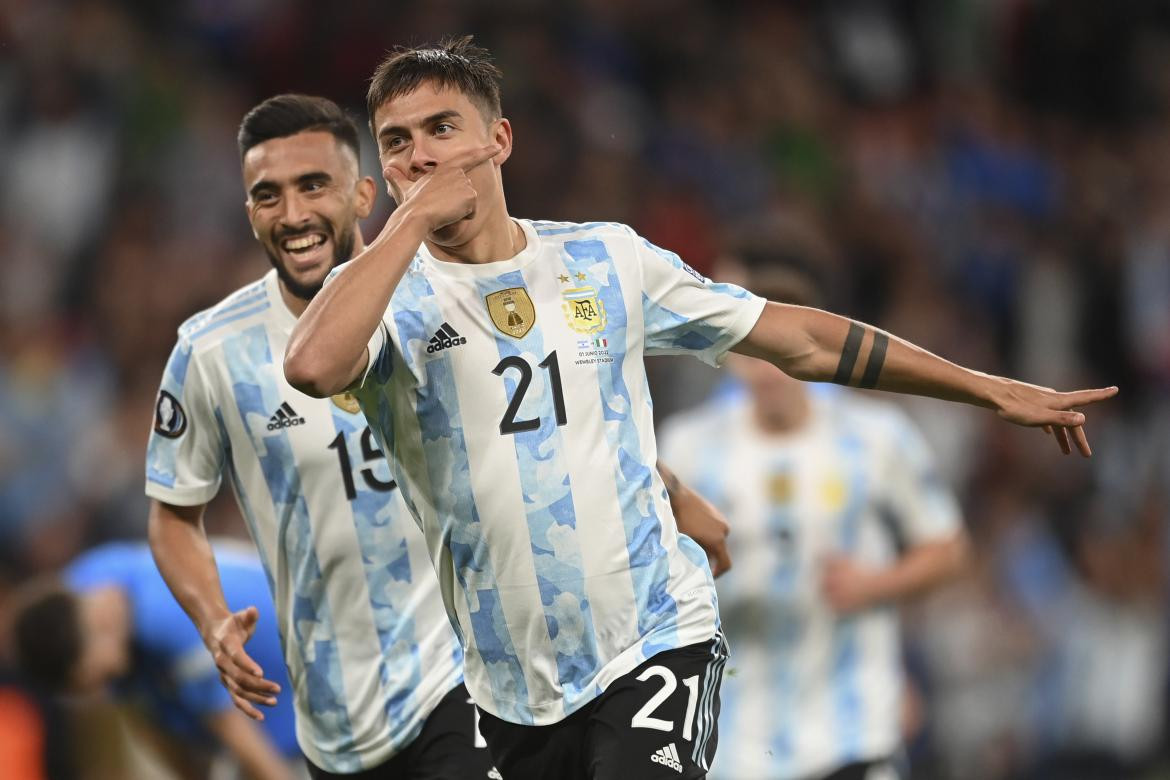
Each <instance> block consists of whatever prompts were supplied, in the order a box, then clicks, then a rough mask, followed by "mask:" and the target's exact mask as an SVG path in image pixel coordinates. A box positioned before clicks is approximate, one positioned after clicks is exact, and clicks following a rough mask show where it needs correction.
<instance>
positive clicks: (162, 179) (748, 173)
mask: <svg viewBox="0 0 1170 780" xmlns="http://www.w3.org/2000/svg"><path fill="white" fill-rule="evenodd" d="M467 32H470V33H474V34H475V35H476V36H477V41H478V42H479V43H480V44H482V45H486V46H487V47H488V48H490V49H491V50H492V51H493V52H494V53H495V54H496V57H497V61H498V63H499V65H500V66H501V67H502V69H503V71H504V74H505V80H504V84H503V103H504V112H505V115H506V116H508V117H509V118H510V119H511V121H512V124H513V128H514V132H515V139H516V151H515V153H514V155H513V157H512V158H511V159H510V160H509V162H508V163H507V166H506V176H505V179H506V186H507V194H508V199H509V205H510V210H511V212H512V214H514V215H516V216H522V217H536V218H547V219H568V220H594V219H603V220H616V221H621V222H626V223H629V224H631V225H632V226H633V227H634V228H635V229H637V230H638V231H639V232H641V233H642V234H643V235H645V236H647V237H648V238H650V239H651V240H653V241H655V242H656V243H659V244H661V245H663V246H666V247H668V248H670V249H673V250H675V251H677V252H678V253H679V254H681V255H682V256H683V257H684V259H687V260H688V261H689V262H690V263H691V264H692V265H694V266H695V267H697V268H699V269H700V270H703V271H706V272H710V271H711V270H712V268H713V267H714V266H715V264H716V262H717V260H718V258H719V256H720V254H721V251H723V248H725V247H728V246H731V245H733V244H734V243H735V242H737V241H738V240H739V239H741V238H742V237H743V236H744V235H745V234H753V235H756V234H758V235H766V236H768V237H769V240H771V241H773V243H774V246H775V250H776V253H777V255H783V256H793V257H798V258H802V259H803V260H804V261H807V262H809V263H812V264H813V265H815V266H816V267H817V268H818V269H819V270H820V271H821V272H822V273H823V275H824V277H825V279H826V280H827V282H828V285H829V290H830V300H829V306H828V308H830V309H832V310H835V311H838V312H841V313H844V314H848V315H851V316H855V317H858V318H861V319H864V320H867V321H870V322H873V323H875V324H878V325H880V326H883V327H886V328H888V329H890V330H891V331H893V332H894V333H897V334H899V335H901V336H904V337H907V338H909V339H911V340H912V341H916V342H917V343H919V344H922V345H923V346H925V347H927V348H929V349H931V350H934V351H936V352H938V353H940V354H942V355H944V356H946V357H948V358H951V359H954V360H956V361H958V362H961V363H964V364H966V365H969V366H971V367H974V368H978V369H981V370H985V371H990V372H994V373H1006V374H1010V375H1013V376H1018V377H1020V378H1023V379H1026V380H1029V381H1033V382H1037V383H1040V384H1047V385H1052V386H1057V387H1061V388H1066V389H1068V388H1072V387H1090V386H1102V385H1108V384H1117V385H1120V386H1121V389H1122V394H1121V396H1120V397H1119V398H1118V399H1116V400H1115V401H1113V402H1110V403H1108V404H1107V405H1105V406H1102V407H1101V408H1100V409H1094V410H1092V414H1091V416H1090V424H1089V426H1088V432H1089V435H1090V439H1091V441H1092V443H1093V445H1094V450H1095V457H1094V458H1093V460H1092V461H1091V462H1086V461H1082V460H1081V459H1079V458H1076V457H1070V458H1061V457H1059V455H1058V454H1057V451H1056V448H1055V445H1054V443H1053V442H1051V441H1050V440H1048V439H1047V437H1045V436H1044V435H1043V434H1042V433H1039V432H1035V431H1020V430H1015V429H1012V428H1011V427H1009V426H1007V425H1004V424H1002V423H1000V422H998V421H997V420H996V419H995V418H994V416H993V415H990V414H987V413H984V412H979V411H974V410H962V409H956V408H951V407H948V406H946V405H943V404H939V403H936V402H929V401H919V400H913V401H910V402H909V403H908V406H909V407H910V408H911V411H912V413H913V414H914V416H915V418H916V419H917V420H918V422H919V423H920V424H921V425H922V426H923V428H924V429H925V430H926V432H927V434H928V438H929V439H930V440H931V442H932V443H933V444H934V446H935V447H936V450H937V452H938V456H939V462H940V464H941V465H942V468H943V470H944V472H945V473H946V475H947V476H948V477H949V478H950V479H951V480H952V482H953V484H954V485H955V487H956V489H957V490H958V491H959V492H960V494H961V496H962V499H963V504H964V508H965V513H966V518H967V521H968V524H969V528H970V531H971V534H972V535H973V538H974V540H975V546H976V564H975V566H974V570H973V572H972V573H971V574H970V576H968V577H967V578H965V579H964V580H963V581H962V582H960V583H959V584H957V585H956V586H954V587H952V588H949V589H948V590H947V591H945V592H943V593H941V594H939V595H938V596H937V597H934V598H931V599H930V600H928V601H927V602H925V603H923V604H921V605H917V606H916V607H915V608H914V609H912V610H911V612H910V614H909V615H908V623H909V632H910V636H911V642H910V650H909V653H908V655H909V659H908V662H909V664H910V666H911V668H912V670H913V672H914V677H915V680H916V686H917V697H916V701H917V703H918V706H917V710H916V716H915V717H914V718H912V719H911V720H912V721H913V722H914V723H915V724H916V725H915V728H914V734H915V736H914V742H913V749H912V756H913V761H914V765H915V768H916V777H917V778H926V779H931V778H938V779H940V780H950V779H953V780H966V779H968V778H970V779H971V780H997V779H998V778H1025V777H1026V778H1049V777H1051V778H1062V780H1069V779H1075V778H1077V777H1090V776H1091V777H1099V778H1114V777H1117V778H1122V777H1143V778H1146V777H1162V776H1170V775H1166V774H1165V773H1163V774H1159V770H1158V767H1159V766H1161V763H1160V762H1161V761H1163V757H1164V754H1165V752H1166V751H1165V745H1166V741H1165V739H1164V733H1165V731H1166V728H1165V722H1166V718H1165V712H1166V702H1167V700H1168V697H1167V687H1168V686H1167V677H1168V675H1167V671H1168V669H1170V654H1168V653H1167V632H1166V629H1167V618H1168V613H1167V604H1168V601H1167V593H1168V591H1167V578H1166V563H1167V554H1168V552H1170V542H1168V541H1167V539H1166V533H1165V531H1166V524H1167V519H1168V518H1167V512H1168V510H1167V496H1166V492H1165V489H1164V486H1165V485H1167V484H1170V392H1168V390H1170V113H1168V112H1170V3H1166V2H1152V1H1150V2H1141V1H1139V0H1130V1H1127V0H1060V1H1058V0H1049V1H1047V2H1045V1H1043V0H934V1H931V0H920V1H918V2H915V1H913V0H904V1H902V2H899V1H897V0H885V1H883V0H843V1H841V2H821V3H815V2H754V3H752V2H720V3H715V2H698V1H697V0H696V1H695V2H683V1H682V0H638V1H637V2H635V1H634V0H583V1H579V2H566V3H558V4H545V3H541V2H536V0H497V1H496V2H491V3H487V2H483V3H477V2H471V0H466V1H465V2H458V1H455V0H447V1H441V2H425V3H422V2H419V3H397V2H388V1H386V0H382V1H379V2H374V1H373V0H366V1H360V2H335V3H313V2H307V1H304V2H293V1H289V2H282V1H281V0H174V1H173V2H155V1H153V0H124V1H123V2H116V1H115V0H76V1H73V2H69V1H66V0H0V183H2V187H0V193H2V194H0V247H2V250H0V257H2V261H0V599H2V598H3V593H4V592H5V591H6V590H7V589H8V588H10V587H11V586H13V585H15V584H17V583H19V582H21V581H23V580H25V579H26V578H28V577H30V576H33V575H34V574H36V573H38V572H42V571H46V570H51V569H54V568H56V567H58V566H60V565H61V564H62V563H64V562H65V561H67V560H68V559H69V558H71V557H72V556H73V555H75V554H76V553H77V552H78V551H79V550H81V549H84V548H85V547H87V546H89V545H92V544H95V543H98V542H100V541H103V540H107V539H113V538H134V537H142V536H143V534H144V531H145V522H146V507H147V504H146V500H145V498H144V497H143V495H142V485H143V451H144V446H145V441H146V434H147V431H148V427H149V423H150V419H151V407H152V402H153V399H154V394H155V392H156V388H157V385H158V380H159V377H160V375H161V371H162V368H163V365H164V362H165V360H166V356H167V354H168V352H169V350H170V347H171V345H172V344H173V343H174V338H175V328H176V327H177V326H178V324H179V323H180V322H181V321H182V320H184V319H185V318H186V317H188V316H189V315H190V314H192V313H194V312H195V311H196V310H198V309H200V308H203V307H206V306H208V305H210V304H212V303H214V302H215V301H217V300H218V299H220V298H221V297H223V296H224V295H225V294H226V293H227V292H229V291H231V290H233V289H235V288H236V287H238V286H240V285H242V284H244V283H246V282H248V281H250V280H252V279H254V278H256V277H258V276H259V275H260V274H261V273H263V272H264V271H265V270H266V268H267V267H268V266H267V262H266V260H265V258H264V255H263V253H262V251H261V250H260V248H259V246H258V245H257V244H256V243H255V242H254V241H253V239H252V236H251V233H250V230H249V227H248V224H247V221H246V219H245V212H244V209H243V200H244V193H243V189H242V186H241V184H240V181H239V176H240V173H239V164H238V157H237V153H236V148H235V132H236V126H237V124H238V122H239V120H240V118H241V117H242V115H243V114H244V112H245V111H246V110H247V109H248V108H249V107H251V105H253V104H254V103H255V102H257V101H259V100H260V99H263V98H264V97H267V96H269V95H271V94H274V93H276V92H282V91H301V92H310V93H318V94H323V95H326V96H328V97H331V98H333V99H335V100H337V101H338V102H340V103H342V104H343V105H346V106H348V107H349V108H350V109H351V110H352V112H353V114H354V115H355V116H356V117H357V118H359V120H360V121H361V122H362V123H363V125H364V122H365V110H364V94H365V86H366V83H367V79H368V77H369V75H370V74H371V73H372V71H373V68H374V66H375V65H376V64H377V63H378V61H379V60H380V59H381V58H382V57H383V56H384V53H385V51H386V50H387V49H388V48H390V47H392V46H394V45H396V44H418V43H423V42H428V41H432V40H435V39H437V38H439V37H442V36H444V35H448V34H462V33H467ZM363 141H364V142H366V143H368V141H369V139H363ZM366 156H367V160H366V164H365V169H366V171H367V172H369V173H371V174H373V175H376V172H377V166H376V165H375V164H374V157H373V153H372V150H368V151H367V155H366ZM388 209H389V203H388V199H387V198H386V197H385V196H384V195H383V196H382V198H381V201H380V207H379V211H378V212H377V213H376V214H375V215H374V216H372V217H371V218H370V220H369V222H368V223H367V225H366V234H367V236H368V237H372V235H373V234H374V232H375V231H376V230H377V229H378V228H379V227H380V226H381V224H382V221H383V220H384V219H385V215H386V213H387V211H388ZM651 363H652V364H653V365H652V366H651V370H652V372H653V376H654V378H655V380H656V385H657V386H658V390H657V393H656V400H657V403H658V407H657V410H658V412H659V413H666V412H670V411H676V410H679V409H681V408H683V407H684V406H685V405H687V404H689V403H692V402H694V401H696V400H698V398H699V396H700V395H701V393H700V388H702V387H705V386H707V385H709V384H710V378H709V377H708V376H707V375H705V374H703V373H702V372H701V371H695V370H693V369H692V368H691V367H690V366H689V365H687V366H682V365H679V364H677V363H676V362H671V361H651ZM222 498H223V497H222V496H221V499H222ZM209 522H210V523H211V524H212V525H213V530H217V531H219V532H223V533H241V530H240V525H239V520H238V517H237V516H236V513H235V509H234V506H233V505H232V502H231V501H230V500H227V501H224V500H220V501H218V502H217V504H216V505H215V507H214V509H213V511H212V512H211V514H210V519H209ZM733 523H734V519H733ZM0 603H2V601H0ZM16 690H17V689H13V688H2V687H0V694H3V692H4V691H10V692H13V691H16ZM12 701H17V702H18V703H17V704H12V703H11V702H12ZM24 701H26V700H25V699H19V698H18V699H16V700H14V699H11V697H9V698H5V697H4V695H0V716H2V718H0V719H4V720H5V723H7V724H17V723H18V722H19V723H25V722H26V721H27V723H28V724H31V725H28V727H27V729H25V727H24V726H20V727H19V728H16V727H13V726H10V727H9V728H8V729H7V731H8V733H9V736H8V737H6V739H0V751H2V750H4V749H6V748H5V747H4V746H5V744H6V742H7V743H12V744H13V745H16V746H17V748H19V746H20V745H25V746H31V747H29V750H30V751H31V752H32V753H34V754H36V753H37V751H39V750H40V746H42V745H43V744H44V742H46V741H48V742H50V743H52V744H53V751H52V755H53V760H54V762H56V763H58V764H62V765H63V766H64V768H61V769H59V772H67V771H69V768H68V766H67V765H68V764H69V761H68V756H69V755H70V749H69V745H70V742H69V740H70V739H72V738H73V735H71V734H70V732H69V731H68V730H66V729H62V728H60V727H59V720H60V719H59V716H60V712H59V711H57V710H56V709H54V708H52V707H49V708H48V709H47V710H46V711H47V712H48V715H49V719H48V721H46V722H45V723H40V724H38V723H37V720H36V719H35V718H24V717H23V716H22V717H21V718H17V717H16V715H14V714H13V713H16V714H17V715H19V714H20V713H23V712H25V710H22V709H20V707H22V706H23V705H22V704H20V702H24ZM33 701H34V703H37V702H39V700H37V699H35V697H34V699H33ZM14 707H15V708H16V709H13V708H14ZM46 723H47V726H46ZM13 728H16V730H15V733H16V735H17V737H15V738H14V737H13V736H12V733H13ZM45 728H47V729H48V731H45ZM0 730H2V729H0ZM38 740H39V741H38ZM17 748H14V749H17ZM1062 762H1071V763H1062ZM1090 765H1095V766H1100V767H1102V769H1101V772H1102V773H1100V774H1096V775H1089V774H1085V772H1086V771H1087V770H1085V767H1088V766H1090ZM10 766H11V765H10ZM1070 766H1075V767H1078V768H1077V769H1075V770H1074V769H1070V768H1068V767H1070ZM4 771H5V770H4V769H3V768H0V775H3V774H4ZM73 771H77V772H79V773H80V775H81V776H84V775H85V773H84V772H82V771H81V768H79V767H73ZM18 776H19V775H18ZM61 776H66V775H64V774H62V775H61Z"/></svg>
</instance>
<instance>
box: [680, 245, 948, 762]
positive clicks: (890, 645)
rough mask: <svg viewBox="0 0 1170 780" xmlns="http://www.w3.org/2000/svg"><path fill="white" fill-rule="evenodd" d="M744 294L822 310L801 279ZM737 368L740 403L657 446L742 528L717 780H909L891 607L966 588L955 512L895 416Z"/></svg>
mask: <svg viewBox="0 0 1170 780" xmlns="http://www.w3.org/2000/svg"><path fill="white" fill-rule="evenodd" d="M759 259H761V260H765V261H771V260H772V259H773V258H772V256H771V254H770V253H764V254H760V255H759ZM749 282H750V283H749V285H748V286H750V287H751V289H752V290H753V291H755V292H757V293H764V294H767V296H768V298H769V299H771V300H775V301H783V302H785V303H795V304H801V305H812V304H814V303H816V300H815V296H816V288H815V284H814V283H813V282H812V279H811V276H810V275H809V274H807V273H805V272H802V271H799V270H797V269H795V268H783V267H779V266H775V265H772V266H771V267H768V268H762V267H761V268H753V269H752V273H751V276H750V277H749ZM729 367H730V369H731V370H732V371H733V372H734V373H735V374H736V375H737V376H738V377H739V378H740V380H741V381H742V383H743V387H744V388H745V390H746V392H745V393H739V394H728V395H723V394H720V395H718V396H717V397H716V398H715V399H713V400H711V401H708V402H707V403H706V404H704V405H703V406H701V407H699V408H698V409H693V410H690V411H688V412H686V413H685V414H682V415H679V416H678V417H677V418H676V419H674V420H670V421H668V422H667V424H666V425H665V426H663V429H662V435H661V438H660V440H661V442H662V453H663V455H664V457H668V458H669V459H670V461H671V463H672V464H673V465H674V467H675V469H676V471H677V472H678V474H679V476H680V477H683V478H685V479H688V480H691V481H692V482H693V483H694V484H696V485H699V486H701V489H702V491H703V494H704V495H705V496H707V497H708V498H709V499H710V500H712V501H714V502H715V503H716V505H717V506H718V507H719V508H720V509H722V510H723V511H724V512H726V513H727V514H728V516H729V517H730V518H731V520H732V522H733V523H734V524H735V533H734V535H732V537H731V544H730V546H731V553H732V555H733V556H734V557H735V559H736V562H737V567H736V571H735V573H734V574H733V575H732V576H731V577H725V578H724V579H723V580H721V581H720V583H719V587H718V591H719V605H720V611H721V614H722V617H723V623H724V626H725V629H726V631H727V636H728V639H729V640H730V641H731V643H732V644H733V646H734V647H735V664H734V666H735V670H736V673H735V675H734V676H730V677H729V678H728V679H727V681H726V682H725V683H724V686H723V690H722V694H723V712H722V714H721V716H720V725H721V726H722V727H723V728H722V732H723V733H724V735H725V739H724V742H723V744H722V746H721V747H722V749H721V751H720V757H719V759H718V760H717V761H716V763H715V767H714V769H713V770H712V772H711V776H712V777H720V778H727V779H728V780H750V779H751V778H771V779H772V780H871V779H875V780H876V779H877V778H883V779H884V780H897V778H900V777H903V775H902V768H901V767H900V766H899V764H898V762H897V760H896V754H897V753H898V750H899V745H900V736H901V735H900V733H899V726H900V718H899V713H900V711H901V706H900V705H901V698H902V690H903V687H904V685H903V675H902V658H901V648H900V643H899V635H898V630H899V627H898V612H897V606H898V604H899V603H900V602H903V601H905V600H907V599H908V598H910V597H912V596H914V595H917V594H920V593H922V592H924V591H926V590H928V589H929V588H931V587H934V586H936V585H938V584H939V583H941V582H943V581H945V580H947V579H948V578H950V577H952V576H954V575H955V574H956V573H957V572H958V571H959V569H960V567H961V566H962V562H963V558H964V551H965V549H966V541H965V536H964V533H963V531H962V526H961V522H960V517H959V512H958V505H957V503H956V502H955V499H954V497H953V496H952V495H951V493H950V491H949V490H947V488H946V487H945V486H944V484H943V482H942V481H941V479H940V478H939V476H938V474H937V473H936V472H935V469H934V468H933V464H932V459H931V456H930V453H929V451H928V450H927V448H926V445H925V442H924V441H923V440H922V437H921V436H920V435H919V434H918V431H917V430H916V429H915V428H914V426H913V425H912V424H911V423H910V421H909V420H908V419H907V418H906V416H905V415H904V414H903V413H902V412H901V411H900V410H899V409H898V407H896V406H894V405H893V404H889V403H883V402H880V401H877V400H874V399H870V398H865V397H862V396H860V395H859V394H856V393H854V392H853V391H850V390H845V389H841V388H838V387H835V386H832V385H806V384H804V383H802V382H798V381H796V380H795V379H792V378H790V377H788V376H786V375H784V374H783V373H782V372H781V371H779V370H778V369H777V368H776V367H775V366H773V365H772V364H770V363H766V362H764V361H762V360H756V359H754V358H749V357H742V356H740V355H733V356H732V360H731V361H729Z"/></svg>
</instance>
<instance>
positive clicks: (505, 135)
mask: <svg viewBox="0 0 1170 780" xmlns="http://www.w3.org/2000/svg"><path fill="white" fill-rule="evenodd" d="M490 130H491V140H492V141H495V142H496V143H497V144H499V145H500V153H499V154H497V155H496V156H495V157H493V158H492V162H494V163H495V164H496V165H503V164H504V161H505V160H507V159H508V158H509V157H511V156H512V123H511V122H509V121H508V120H507V119H505V118H504V117H500V118H499V119H497V120H495V121H494V122H492V126H491V128H490Z"/></svg>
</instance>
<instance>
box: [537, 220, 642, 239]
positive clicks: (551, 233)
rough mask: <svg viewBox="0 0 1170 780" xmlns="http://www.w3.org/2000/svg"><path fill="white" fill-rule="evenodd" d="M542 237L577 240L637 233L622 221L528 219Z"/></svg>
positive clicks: (627, 236) (627, 235)
mask: <svg viewBox="0 0 1170 780" xmlns="http://www.w3.org/2000/svg"><path fill="white" fill-rule="evenodd" d="M527 222H528V223H529V224H531V225H532V229H533V230H535V231H536V235H538V236H540V237H541V238H548V239H554V240H561V241H575V240H579V239H583V238H602V237H606V236H623V237H626V238H629V237H631V236H634V235H636V234H635V233H634V231H633V229H632V228H631V227H630V226H629V225H623V224H622V223H621V222H556V221H553V220H547V219H532V220H527Z"/></svg>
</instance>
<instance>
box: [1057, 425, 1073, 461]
mask: <svg viewBox="0 0 1170 780" xmlns="http://www.w3.org/2000/svg"><path fill="white" fill-rule="evenodd" d="M1053 432H1054V433H1055V434H1056V441H1057V443H1058V444H1059V445H1060V451H1061V452H1063V453H1064V454H1065V455H1068V454H1069V453H1070V452H1072V448H1071V447H1069V444H1068V429H1066V428H1064V427H1062V426H1059V425H1058V426H1056V427H1055V428H1054V429H1053Z"/></svg>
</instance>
